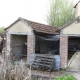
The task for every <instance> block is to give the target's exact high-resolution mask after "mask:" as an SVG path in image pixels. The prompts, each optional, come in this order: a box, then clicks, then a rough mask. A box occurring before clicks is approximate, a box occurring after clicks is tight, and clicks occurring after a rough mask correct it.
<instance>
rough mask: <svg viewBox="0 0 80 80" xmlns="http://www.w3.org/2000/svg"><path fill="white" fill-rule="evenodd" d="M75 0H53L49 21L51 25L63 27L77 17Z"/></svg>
mask: <svg viewBox="0 0 80 80" xmlns="http://www.w3.org/2000/svg"><path fill="white" fill-rule="evenodd" d="M73 7H74V4H73V0H72V1H71V2H70V0H51V3H50V10H49V13H48V15H47V22H48V24H49V25H51V26H56V27H62V26H63V25H64V24H65V23H67V22H68V21H70V20H72V19H73V18H74V17H75V10H74V8H73Z"/></svg>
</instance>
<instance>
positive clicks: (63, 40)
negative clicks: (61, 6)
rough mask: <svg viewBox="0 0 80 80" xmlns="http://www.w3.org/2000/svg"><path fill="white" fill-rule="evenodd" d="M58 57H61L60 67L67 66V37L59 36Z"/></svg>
mask: <svg viewBox="0 0 80 80" xmlns="http://www.w3.org/2000/svg"><path fill="white" fill-rule="evenodd" d="M60 58H61V68H66V67H67V58H68V37H67V36H60Z"/></svg>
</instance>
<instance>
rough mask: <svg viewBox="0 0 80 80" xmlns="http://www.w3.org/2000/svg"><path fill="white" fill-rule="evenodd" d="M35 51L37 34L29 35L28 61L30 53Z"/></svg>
mask: <svg viewBox="0 0 80 80" xmlns="http://www.w3.org/2000/svg"><path fill="white" fill-rule="evenodd" d="M32 53H35V35H28V36H27V63H29V61H30V54H32Z"/></svg>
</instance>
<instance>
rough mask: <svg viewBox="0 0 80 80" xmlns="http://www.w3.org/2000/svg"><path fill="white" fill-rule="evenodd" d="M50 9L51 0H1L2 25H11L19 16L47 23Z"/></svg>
mask: <svg viewBox="0 0 80 80" xmlns="http://www.w3.org/2000/svg"><path fill="white" fill-rule="evenodd" d="M77 1H78V0H74V2H75V4H76V2H77ZM48 9H49V0H0V27H7V26H9V25H10V24H11V23H13V22H14V21H15V20H17V19H18V18H19V17H22V18H25V19H28V20H31V21H35V22H39V23H43V24H47V22H46V15H47V13H48Z"/></svg>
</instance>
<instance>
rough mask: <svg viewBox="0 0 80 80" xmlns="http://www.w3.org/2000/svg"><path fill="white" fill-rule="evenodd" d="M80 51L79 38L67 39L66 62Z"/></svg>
mask: <svg viewBox="0 0 80 80" xmlns="http://www.w3.org/2000/svg"><path fill="white" fill-rule="evenodd" d="M79 50H80V37H69V38H68V60H70V59H71V57H72V56H73V55H74V54H75V53H76V52H77V51H79Z"/></svg>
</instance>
